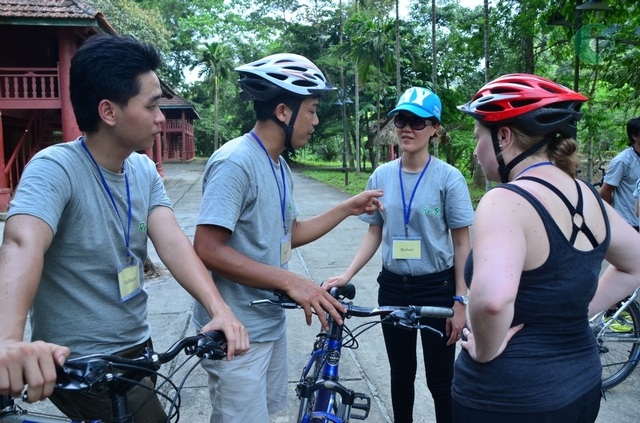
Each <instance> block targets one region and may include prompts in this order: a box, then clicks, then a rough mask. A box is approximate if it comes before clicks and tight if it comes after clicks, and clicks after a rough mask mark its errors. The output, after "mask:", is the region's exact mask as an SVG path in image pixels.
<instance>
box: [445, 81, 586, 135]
mask: <svg viewBox="0 0 640 423" xmlns="http://www.w3.org/2000/svg"><path fill="white" fill-rule="evenodd" d="M585 101H587V97H585V96H583V95H582V94H580V93H577V92H575V91H573V90H570V89H569V88H567V87H565V86H563V85H560V84H558V83H556V82H553V81H551V80H549V79H547V78H543V77H541V76H537V75H530V74H522V73H515V74H509V75H504V76H501V77H499V78H497V79H495V80H493V81H491V82H489V83H488V84H486V85H485V86H484V87H482V88H481V89H480V91H478V93H477V94H476V95H475V96H473V98H472V99H471V101H469V102H468V103H466V104H463V105H461V106H458V109H459V110H460V111H462V112H463V113H466V114H469V115H471V116H472V117H473V118H474V119H476V120H478V121H481V122H483V123H486V124H487V125H490V126H493V125H498V124H509V123H512V124H516V125H518V126H520V127H522V128H523V129H524V130H526V131H527V132H530V133H531V134H534V135H547V134H552V133H554V132H557V133H559V134H560V135H562V136H563V137H567V138H575V136H576V132H577V127H576V124H577V122H578V120H580V118H581V117H582V113H580V107H581V106H582V103H584V102H585Z"/></svg>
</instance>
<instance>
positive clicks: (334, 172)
mask: <svg viewBox="0 0 640 423" xmlns="http://www.w3.org/2000/svg"><path fill="white" fill-rule="evenodd" d="M292 166H293V167H301V168H302V169H303V170H302V173H303V175H305V176H307V177H309V178H311V179H315V180H316V181H320V182H324V183H325V184H327V185H331V186H332V187H334V188H337V189H339V190H341V191H344V192H347V193H349V194H352V195H355V194H359V193H360V192H362V191H363V190H364V189H365V187H366V186H367V180H368V179H369V176H370V175H371V172H360V174H356V172H355V171H354V170H352V169H350V170H349V172H348V175H347V178H348V185H345V175H344V173H343V172H342V163H338V162H335V163H321V162H303V161H297V162H296V163H294V164H292ZM467 186H468V187H469V194H470V195H471V203H472V204H473V208H474V209H475V208H476V206H477V205H478V201H480V198H481V197H482V195H483V194H484V193H485V190H484V188H479V187H476V186H475V185H474V184H473V183H472V182H471V181H470V180H469V179H467Z"/></svg>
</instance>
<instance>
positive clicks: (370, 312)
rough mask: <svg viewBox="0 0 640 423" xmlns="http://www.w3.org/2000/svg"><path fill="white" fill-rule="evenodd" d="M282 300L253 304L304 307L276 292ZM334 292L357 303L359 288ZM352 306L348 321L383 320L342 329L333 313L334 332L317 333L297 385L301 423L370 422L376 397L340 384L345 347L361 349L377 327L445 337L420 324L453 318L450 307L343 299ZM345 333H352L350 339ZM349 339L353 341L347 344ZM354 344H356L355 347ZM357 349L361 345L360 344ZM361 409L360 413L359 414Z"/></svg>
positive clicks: (341, 289) (334, 294)
mask: <svg viewBox="0 0 640 423" xmlns="http://www.w3.org/2000/svg"><path fill="white" fill-rule="evenodd" d="M275 294H276V296H277V297H278V298H277V299H276V300H270V299H264V300H257V301H252V302H251V305H255V304H273V305H277V306H280V307H282V308H288V309H292V308H300V306H299V305H298V304H297V303H295V302H294V301H292V300H291V299H289V298H287V297H286V295H284V293H282V292H276V293H275ZM330 294H331V295H332V296H333V297H334V298H336V299H338V300H340V301H341V300H342V299H344V298H348V299H353V298H354V297H355V287H354V286H353V285H350V284H349V285H346V286H344V287H342V288H340V289H338V288H332V289H331V291H330ZM341 302H342V304H343V305H345V306H346V309H347V312H346V313H345V314H344V315H343V317H344V318H345V319H347V318H350V317H375V316H381V317H382V319H380V320H377V321H369V322H366V323H363V324H361V325H359V326H357V327H356V328H355V329H354V330H353V331H351V330H349V329H348V328H346V326H345V325H338V324H337V323H336V322H335V321H334V319H333V318H332V317H331V316H330V315H328V314H327V320H328V325H329V329H328V330H327V331H326V332H321V333H319V334H318V335H317V337H316V341H315V343H314V347H313V351H312V353H311V357H310V359H309V361H308V363H307V364H306V365H305V366H304V368H303V370H302V375H301V377H300V380H299V382H298V384H297V386H296V394H297V396H298V398H299V400H300V406H299V409H298V417H297V419H296V422H298V423H348V422H349V419H350V418H353V419H358V420H364V419H366V418H367V417H368V416H369V411H370V409H371V399H370V398H369V397H368V396H367V395H366V394H363V393H358V392H355V391H353V390H352V389H349V388H347V387H346V386H344V385H342V384H341V383H340V382H339V364H340V359H341V355H342V348H343V347H345V348H357V343H356V341H355V340H356V338H357V337H358V336H359V335H360V334H362V333H363V332H365V331H366V330H368V329H369V328H371V327H373V326H374V325H376V324H382V323H384V324H393V325H395V326H398V327H403V328H406V329H427V330H431V331H434V332H436V333H438V334H439V335H440V336H443V335H442V333H440V332H439V331H438V330H436V329H433V328H432V327H430V326H427V325H423V324H421V323H420V318H421V317H437V318H447V317H451V316H453V310H452V309H451V308H448V307H430V306H384V307H374V308H371V307H360V306H355V305H353V304H352V303H351V302H345V301H341ZM345 332H347V334H346V336H345ZM345 339H347V340H348V341H347V342H346V343H345ZM352 343H353V344H352ZM354 345H356V346H354ZM354 410H359V411H360V412H361V413H360V414H353V413H352V412H353V411H354Z"/></svg>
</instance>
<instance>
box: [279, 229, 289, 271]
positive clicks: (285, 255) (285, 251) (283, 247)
mask: <svg viewBox="0 0 640 423" xmlns="http://www.w3.org/2000/svg"><path fill="white" fill-rule="evenodd" d="M289 260H291V234H290V233H289V234H287V235H284V236H283V237H282V238H280V265H284V264H287V263H288V262H289Z"/></svg>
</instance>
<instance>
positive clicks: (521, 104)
mask: <svg viewBox="0 0 640 423" xmlns="http://www.w3.org/2000/svg"><path fill="white" fill-rule="evenodd" d="M537 102H538V99H533V100H518V101H512V102H511V105H512V106H513V107H526V106H528V105H530V104H535V103H537Z"/></svg>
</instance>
